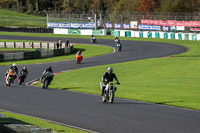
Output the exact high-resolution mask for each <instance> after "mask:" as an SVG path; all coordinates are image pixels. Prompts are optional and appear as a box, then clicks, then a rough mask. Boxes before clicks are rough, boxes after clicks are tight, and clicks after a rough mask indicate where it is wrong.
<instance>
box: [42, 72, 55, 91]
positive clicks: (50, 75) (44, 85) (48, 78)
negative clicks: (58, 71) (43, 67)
mask: <svg viewBox="0 0 200 133" xmlns="http://www.w3.org/2000/svg"><path fill="white" fill-rule="evenodd" d="M53 77H54V75H53V73H51V72H47V73H46V74H45V76H44V78H43V79H42V80H41V83H42V88H43V89H47V88H48V86H49V85H50V83H51V81H52V80H53Z"/></svg>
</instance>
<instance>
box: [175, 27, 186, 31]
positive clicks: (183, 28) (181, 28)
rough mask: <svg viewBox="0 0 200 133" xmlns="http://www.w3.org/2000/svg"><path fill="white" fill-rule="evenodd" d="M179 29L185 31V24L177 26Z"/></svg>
mask: <svg viewBox="0 0 200 133" xmlns="http://www.w3.org/2000/svg"><path fill="white" fill-rule="evenodd" d="M176 30H177V31H185V26H176Z"/></svg>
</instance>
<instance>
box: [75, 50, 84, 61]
mask: <svg viewBox="0 0 200 133" xmlns="http://www.w3.org/2000/svg"><path fill="white" fill-rule="evenodd" d="M76 56H81V60H83V53H82V51H81V50H79V51H78V52H77V54H76Z"/></svg>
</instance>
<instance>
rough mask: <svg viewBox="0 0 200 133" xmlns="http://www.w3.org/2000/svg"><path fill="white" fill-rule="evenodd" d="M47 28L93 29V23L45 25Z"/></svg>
mask: <svg viewBox="0 0 200 133" xmlns="http://www.w3.org/2000/svg"><path fill="white" fill-rule="evenodd" d="M47 26H48V28H66V29H94V28H95V25H94V23H47Z"/></svg>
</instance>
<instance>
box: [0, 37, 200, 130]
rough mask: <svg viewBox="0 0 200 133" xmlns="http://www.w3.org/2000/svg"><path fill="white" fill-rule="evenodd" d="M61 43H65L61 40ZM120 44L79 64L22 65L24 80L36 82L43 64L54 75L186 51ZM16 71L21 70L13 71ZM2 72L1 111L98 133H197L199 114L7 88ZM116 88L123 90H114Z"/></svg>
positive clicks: (29, 88)
mask: <svg viewBox="0 0 200 133" xmlns="http://www.w3.org/2000/svg"><path fill="white" fill-rule="evenodd" d="M0 39H15V40H20V39H21V40H41V41H57V40H58V39H59V38H47V37H18V36H0ZM62 40H63V41H65V40H66V39H64V38H62ZM97 41H98V44H100V45H108V46H112V47H114V42H113V40H97ZM70 42H73V43H85V44H90V40H89V39H73V38H70ZM122 44H123V50H122V51H121V52H115V53H113V54H108V55H104V56H98V57H94V58H88V59H84V60H83V63H82V64H80V65H77V64H75V61H74V60H71V61H61V62H54V63H48V64H33V65H26V66H27V68H28V69H29V75H28V78H27V80H26V81H27V82H28V81H31V80H33V79H36V78H38V77H40V76H41V73H42V72H43V70H44V69H45V68H47V67H48V66H49V65H51V66H52V68H53V70H54V72H60V71H65V70H72V69H78V68H83V67H91V66H98V65H105V64H112V63H119V62H127V61H134V60H141V59H147V58H159V57H165V56H169V55H173V54H179V53H182V52H185V51H187V48H185V47H182V46H178V45H172V44H166V43H155V42H137V41H122ZM20 68H22V66H19V69H20ZM7 69H8V66H0V74H1V76H0V109H3V110H7V111H12V112H16V113H21V114H25V115H29V116H34V117H38V118H42V119H47V120H51V121H54V122H59V123H62V124H66V125H71V126H75V127H78V128H83V129H87V130H89V131H94V132H101V133H200V112H199V111H193V110H188V109H181V108H176V107H169V106H163V105H160V104H152V103H144V102H139V101H134V100H125V99H118V98H116V99H115V101H114V103H113V104H105V103H102V101H101V97H100V96H98V95H89V94H83V93H77V92H72V91H68V90H56V89H48V90H43V89H41V88H38V87H32V86H26V85H21V86H19V85H17V83H16V81H15V83H14V84H12V85H11V86H10V87H7V86H6V85H5V83H4V73H5V72H6V70H7ZM130 69H134V68H130ZM105 71H106V68H105ZM116 73H117V72H116ZM102 75H103V74H102ZM89 78H92V77H89ZM100 78H101V77H100ZM119 79H120V77H119ZM83 80H84V79H83ZM127 80H128V77H127ZM66 82H67V81H66ZM97 84H99V83H97ZM121 84H123V83H121ZM79 87H80V86H79ZM118 89H123V88H120V86H118ZM99 93H100V91H99Z"/></svg>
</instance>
